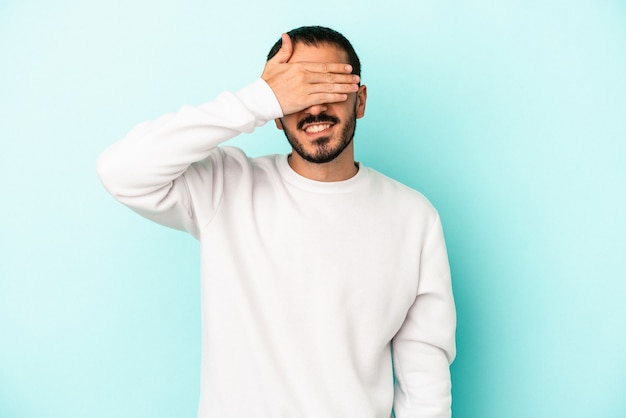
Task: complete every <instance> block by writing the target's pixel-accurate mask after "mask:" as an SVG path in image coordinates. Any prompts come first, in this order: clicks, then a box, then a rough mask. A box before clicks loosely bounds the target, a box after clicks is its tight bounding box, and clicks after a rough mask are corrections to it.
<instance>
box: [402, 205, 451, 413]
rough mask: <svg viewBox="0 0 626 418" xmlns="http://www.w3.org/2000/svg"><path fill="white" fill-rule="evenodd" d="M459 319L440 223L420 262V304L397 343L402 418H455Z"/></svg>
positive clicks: (435, 228) (414, 306)
mask: <svg viewBox="0 0 626 418" xmlns="http://www.w3.org/2000/svg"><path fill="white" fill-rule="evenodd" d="M455 328H456V313H455V307H454V300H453V296H452V286H451V281H450V268H449V265H448V256H447V252H446V247H445V242H444V238H443V231H442V228H441V223H440V220H439V217H437V219H436V221H435V223H434V224H433V226H432V227H431V230H430V232H429V234H428V237H427V238H426V242H425V245H424V248H423V249H422V254H421V257H420V277H419V283H418V288H417V295H416V298H415V302H414V303H413V305H412V306H411V308H410V310H409V312H408V314H407V317H406V319H405V321H404V323H403V325H402V327H401V328H400V330H399V331H398V333H397V334H396V336H395V337H394V339H393V341H392V353H393V362H394V375H395V378H396V382H395V395H394V412H395V416H396V418H449V417H450V416H451V402H452V397H451V393H450V391H451V381H450V363H452V361H453V360H454V357H455V354H456V349H455V337H454V334H455Z"/></svg>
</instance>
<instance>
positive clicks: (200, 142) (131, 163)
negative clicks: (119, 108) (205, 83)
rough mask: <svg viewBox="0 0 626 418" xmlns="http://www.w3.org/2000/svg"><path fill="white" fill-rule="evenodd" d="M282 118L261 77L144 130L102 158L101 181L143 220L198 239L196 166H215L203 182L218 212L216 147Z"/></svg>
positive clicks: (134, 131)
mask: <svg viewBox="0 0 626 418" xmlns="http://www.w3.org/2000/svg"><path fill="white" fill-rule="evenodd" d="M281 116H282V111H281V109H280V105H279V103H278V100H277V99H276V97H275V96H274V94H273V92H272V90H271V89H270V87H269V86H268V85H267V83H265V81H263V80H262V79H260V78H259V79H257V80H256V81H255V82H254V83H252V84H250V85H249V86H247V87H245V88H243V89H241V90H239V91H238V92H236V93H230V92H226V93H222V94H221V95H219V96H218V97H217V98H216V99H215V100H214V101H212V102H208V103H205V104H202V105H200V106H198V107H191V106H185V107H183V108H182V109H180V110H179V111H178V112H176V113H170V114H166V115H164V116H161V117H160V118H158V119H156V120H154V121H150V122H144V123H142V124H140V125H138V126H137V127H135V128H134V129H132V130H131V131H130V132H129V134H128V135H127V136H126V137H125V138H124V139H122V140H121V141H119V142H117V143H115V144H113V145H112V146H111V147H109V148H108V149H107V150H106V151H105V152H104V153H102V154H101V155H100V157H99V159H98V163H97V172H98V176H99V177H100V180H101V181H102V183H103V185H104V187H105V188H106V189H107V191H109V193H111V194H112V195H113V196H114V197H115V198H116V199H117V200H119V201H120V202H122V203H123V204H125V205H127V206H129V207H130V208H132V209H133V210H135V211H136V212H138V213H139V214H141V215H142V216H145V217H147V218H149V219H152V220H154V221H156V222H159V223H161V224H164V225H166V226H170V227H172V228H176V229H181V230H187V231H189V232H191V233H192V234H194V235H196V236H197V234H198V230H197V228H198V224H199V222H201V220H200V221H199V220H198V219H195V216H194V210H193V202H191V197H190V193H189V187H188V183H187V181H186V179H185V173H186V172H187V171H188V170H189V171H193V169H192V168H191V167H190V166H191V165H192V164H194V163H197V162H201V161H205V165H209V167H205V168H206V169H205V170H202V174H201V175H203V176H204V177H205V178H203V179H202V181H203V183H204V184H206V185H207V188H208V189H209V190H208V192H209V194H210V195H211V199H212V200H211V203H210V205H209V206H212V207H213V208H215V207H217V205H218V204H219V199H220V190H221V189H220V187H219V182H220V178H219V173H216V170H214V167H210V156H212V155H213V154H219V153H215V152H214V151H215V149H216V147H217V146H218V145H219V144H220V143H222V142H224V141H226V140H228V139H230V138H233V137H235V136H237V135H239V134H240V133H242V132H246V133H250V132H252V131H253V130H254V129H255V128H256V127H258V126H261V125H263V124H265V123H266V122H267V121H269V120H272V119H275V118H277V117H281ZM214 158H219V156H214ZM194 174H195V175H196V176H198V175H200V174H198V170H195V173H194ZM216 174H217V175H216ZM204 209H210V208H204ZM210 212H211V211H210V210H206V211H205V213H203V216H211V213H210Z"/></svg>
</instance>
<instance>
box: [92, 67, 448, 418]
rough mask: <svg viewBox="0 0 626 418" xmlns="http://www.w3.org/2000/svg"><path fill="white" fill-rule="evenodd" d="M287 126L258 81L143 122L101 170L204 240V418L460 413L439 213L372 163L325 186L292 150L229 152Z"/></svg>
mask: <svg viewBox="0 0 626 418" xmlns="http://www.w3.org/2000/svg"><path fill="white" fill-rule="evenodd" d="M280 116H282V113H281V109H280V105H279V104H278V101H277V99H276V97H275V96H274V94H273V92H272V91H271V89H270V88H269V86H268V85H267V84H266V83H265V82H264V81H263V80H261V79H259V80H257V81H256V82H255V83H253V84H251V85H249V86H248V87H246V88H244V89H242V90H240V91H239V92H237V93H223V94H222V95H220V96H219V97H218V98H217V99H216V100H215V101H213V102H209V103H206V104H203V105H201V106H199V107H195V108H194V107H184V108H182V109H181V110H180V111H179V112H177V113H172V114H168V115H165V116H162V117H161V118H159V119H157V120H155V121H152V122H148V123H144V124H141V125H139V126H137V127H136V128H135V129H133V130H132V131H131V132H130V133H129V134H128V136H127V137H126V138H124V139H123V140H122V141H120V142H118V143H116V144H114V145H113V146H111V147H110V148H109V149H108V150H106V151H105V152H104V153H103V154H102V155H101V157H100V159H99V160H98V173H99V175H100V178H101V180H102V182H103V184H104V185H105V187H106V189H107V190H108V191H109V192H110V193H111V194H112V195H113V196H115V198H116V199H118V200H119V201H120V202H122V203H124V204H125V205H128V206H129V207H131V208H132V209H133V210H135V211H137V212H138V213H140V214H141V215H143V216H145V217H147V218H150V219H152V220H154V221H156V222H159V223H161V224H164V225H167V226H170V227H173V228H178V229H181V230H186V231H189V232H190V233H191V234H193V235H194V236H195V237H196V238H198V239H199V240H200V243H201V254H202V288H201V292H202V330H203V331H202V371H201V393H200V402H199V412H198V417H200V418H218V417H219V418H231V417H232V418H265V417H267V418H283V417H285V418H309V417H310V418H388V417H390V415H392V413H395V416H396V417H397V418H409V417H429V418H435V417H437V418H443V417H450V415H451V412H450V404H451V395H450V373H449V365H450V362H452V360H453V358H454V356H455V342H454V332H455V309H454V301H453V297H452V289H451V283H450V272H449V267H448V261H447V255H446V249H445V244H444V239H443V233H442V229H441V224H440V221H439V217H438V215H437V212H436V211H435V209H434V208H433V207H432V206H431V205H430V203H429V202H428V201H427V200H426V199H425V198H424V197H423V196H422V195H421V194H419V193H418V192H416V191H414V190H412V189H409V188H408V187H406V186H404V185H402V184H400V183H398V182H396V181H394V180H391V179H389V178H387V177H385V176H383V175H382V174H380V173H378V172H376V171H374V170H372V169H370V168H367V167H364V166H362V165H361V166H360V169H359V171H358V173H357V175H356V176H354V177H352V178H350V179H348V180H345V181H339V182H330V183H325V182H317V181H313V180H309V179H307V178H304V177H301V176H300V175H298V174H297V173H296V172H294V171H293V170H292V169H291V168H290V166H289V164H288V163H287V157H286V156H285V155H274V156H266V157H261V158H257V159H250V158H248V157H246V155H245V154H244V153H243V152H242V151H241V150H239V149H237V148H232V147H218V145H219V144H220V143H222V142H224V141H226V140H227V139H229V138H232V137H234V136H236V135H238V134H239V133H241V132H252V131H253V130H254V129H255V127H257V126H260V125H263V124H264V123H266V122H267V121H270V120H272V119H274V118H277V117H280ZM392 411H393V412H392Z"/></svg>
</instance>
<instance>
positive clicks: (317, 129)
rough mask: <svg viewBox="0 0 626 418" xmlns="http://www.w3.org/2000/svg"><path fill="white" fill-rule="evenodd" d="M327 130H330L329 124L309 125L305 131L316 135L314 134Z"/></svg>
mask: <svg viewBox="0 0 626 418" xmlns="http://www.w3.org/2000/svg"><path fill="white" fill-rule="evenodd" d="M328 128H330V125H329V124H324V125H311V126H308V127H307V128H306V129H305V130H306V131H307V132H310V133H316V132H322V131H323V130H325V129H328Z"/></svg>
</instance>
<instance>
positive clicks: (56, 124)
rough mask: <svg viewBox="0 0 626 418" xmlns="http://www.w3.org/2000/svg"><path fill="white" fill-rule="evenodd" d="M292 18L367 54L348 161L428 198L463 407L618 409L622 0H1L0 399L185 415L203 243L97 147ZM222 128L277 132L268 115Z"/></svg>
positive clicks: (260, 57) (276, 143) (509, 411)
mask: <svg viewBox="0 0 626 418" xmlns="http://www.w3.org/2000/svg"><path fill="white" fill-rule="evenodd" d="M218 4H219V5H218ZM304 24H322V25H327V26H331V27H334V28H336V29H338V30H339V31H341V32H343V33H344V34H345V35H346V36H347V37H348V38H349V39H351V40H352V42H353V44H354V46H355V48H356V49H357V51H358V52H359V54H360V56H361V59H362V61H363V81H364V83H365V84H367V85H368V89H369V100H368V107H367V112H366V116H365V118H364V119H362V120H360V121H359V124H358V128H357V138H356V141H357V142H356V147H357V157H358V159H359V160H360V161H362V162H363V163H365V164H367V165H370V166H373V167H374V168H376V169H378V170H379V171H382V172H384V173H386V174H388V175H390V176H392V177H395V178H396V179H398V180H400V181H402V182H404V183H406V184H408V185H410V186H412V187H414V188H416V189H418V190H420V191H422V192H423V193H424V194H425V195H426V196H427V197H429V198H430V199H431V201H432V202H433V203H434V204H435V206H436V207H437V208H438V209H439V211H440V213H441V216H442V220H443V223H444V228H445V232H446V238H447V243H448V248H449V255H450V262H451V266H452V270H453V280H454V290H455V296H456V300H457V305H458V315H459V325H458V350H459V353H458V357H457V360H456V362H455V363H454V364H453V367H452V373H453V385H454V388H453V395H454V417H456V418H522V417H524V418H531V417H532V418H540V417H541V418H543V417H545V418H554V417H567V418H590V417H593V418H597V417H607V418H608V417H620V416H625V415H624V414H625V412H624V411H626V397H625V396H624V393H626V355H625V354H626V326H625V322H626V321H625V319H626V303H624V298H625V295H626V268H625V256H624V253H625V252H626V241H625V236H626V221H625V219H626V4H625V3H624V2H623V1H617V0H615V1H608V0H606V1H603V0H595V1H590V0H578V1H576V2H572V1H565V0H562V1H559V0H547V1H521V0H520V1H514V0H504V1H480V0H468V1H445V0H439V1H435V0H413V1H409V0H405V1H401V0H386V1H381V2H379V1H376V2H374V1H345V2H337V1H335V0H318V1H317V2H311V3H303V2H295V1H290V2H286V1H285V2H280V1H277V0H268V1H263V2H260V1H251V0H250V1H236V0H232V1H227V2H210V1H200V0H196V1H194V0H184V1H183V0H181V1H176V2H175V1H160V2H154V1H148V0H124V1H122V0H108V1H89V2H86V1H73V0H59V1H55V2H36V1H16V0H3V1H2V2H0V60H1V65H0V141H1V144H2V147H1V148H0V179H1V180H2V189H1V192H0V193H1V194H2V204H1V205H0V220H1V228H2V229H1V232H0V417H2V418H22V417H24V418H26V417H28V418H32V417H37V418H79V417H81V418H82V417H90V418H100V417H133V418H140V417H146V418H160V417H163V418H165V417H168V418H171V417H194V416H195V413H196V406H197V398H198V385H199V355H200V350H199V348H200V346H199V344H200V324H199V316H200V313H199V309H200V308H199V266H198V256H199V254H198V246H197V243H196V242H195V241H194V240H193V239H192V238H191V237H189V236H187V235H185V234H183V233H180V232H177V231H172V230H168V229H165V228H162V227H159V226H157V225H154V224H151V223H150V222H148V221H145V220H143V219H141V218H139V217H137V216H136V215H135V214H133V213H132V212H131V211H129V210H128V209H126V208H124V207H123V206H121V205H120V204H118V203H117V202H115V201H114V200H113V199H112V198H110V197H109V196H108V195H107V194H106V192H105V191H104V189H103V188H102V187H101V186H100V184H99V181H98V180H97V178H96V175H95V170H94V164H95V160H96V158H97V156H98V154H99V153H100V152H101V151H102V150H103V149H104V148H106V147H107V146H108V145H110V144H111V143H113V142H114V141H116V140H117V139H119V138H121V137H122V136H124V134H125V133H126V132H127V131H128V130H129V129H130V128H131V127H132V126H133V125H134V124H136V123H138V122H140V121H143V120H146V119H151V118H154V117H156V116H158V115H160V114H162V113H165V112H169V111H173V110H176V109H178V108H179V107H180V106H181V105H183V104H199V103H202V102H204V101H207V100H210V99H212V98H213V97H215V96H216V95H217V94H218V93H219V92H220V91H223V90H235V89H238V88H240V87H242V86H243V85H245V84H248V83H249V82H251V81H253V80H254V79H255V78H256V77H258V76H259V75H260V73H261V71H262V68H263V65H264V57H265V54H266V52H267V50H268V49H269V47H270V46H271V45H272V44H273V42H274V41H275V40H276V39H278V37H279V36H280V33H281V32H282V31H286V30H289V29H291V28H294V27H297V26H300V25H304ZM233 142H234V144H236V145H239V146H241V147H243V148H244V149H245V150H246V151H247V152H248V153H249V154H251V155H260V154H265V153H274V152H284V151H286V150H287V146H286V143H285V140H284V137H283V135H282V133H280V132H278V131H276V129H275V127H274V126H273V124H268V125H266V126H265V127H263V128H260V129H259V130H258V131H257V132H255V133H254V134H253V135H244V136H242V137H239V138H237V139H235V140H234V141H233Z"/></svg>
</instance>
